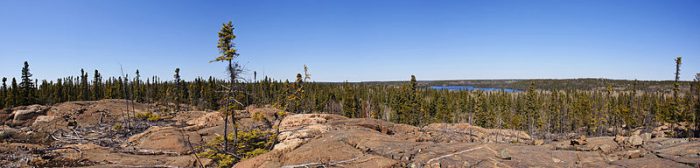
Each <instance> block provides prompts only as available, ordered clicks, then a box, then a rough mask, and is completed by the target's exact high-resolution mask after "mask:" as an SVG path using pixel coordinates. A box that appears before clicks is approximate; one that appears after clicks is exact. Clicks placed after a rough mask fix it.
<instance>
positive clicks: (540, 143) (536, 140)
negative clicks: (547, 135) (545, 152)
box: [532, 139, 544, 146]
mask: <svg viewBox="0 0 700 168" xmlns="http://www.w3.org/2000/svg"><path fill="white" fill-rule="evenodd" d="M532 144H533V145H537V146H539V145H543V144H544V140H542V139H535V140H534V141H532Z"/></svg>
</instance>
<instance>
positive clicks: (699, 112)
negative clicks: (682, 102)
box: [693, 73, 700, 138]
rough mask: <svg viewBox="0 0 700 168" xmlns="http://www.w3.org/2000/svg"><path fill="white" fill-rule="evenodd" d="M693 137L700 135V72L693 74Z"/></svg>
mask: <svg viewBox="0 0 700 168" xmlns="http://www.w3.org/2000/svg"><path fill="white" fill-rule="evenodd" d="M693 83H694V85H695V87H694V88H695V89H694V95H695V121H694V122H695V137H696V138H697V137H700V73H697V74H695V80H694V82H693Z"/></svg>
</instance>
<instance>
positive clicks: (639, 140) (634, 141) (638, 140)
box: [626, 135, 644, 147]
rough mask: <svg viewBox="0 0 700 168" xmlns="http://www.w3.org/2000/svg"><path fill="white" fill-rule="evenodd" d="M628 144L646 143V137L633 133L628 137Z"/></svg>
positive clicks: (634, 145)
mask: <svg viewBox="0 0 700 168" xmlns="http://www.w3.org/2000/svg"><path fill="white" fill-rule="evenodd" d="M626 144H627V145H628V147H639V146H642V145H643V144H644V139H642V137H641V136H639V135H632V136H630V137H629V138H627V141H626Z"/></svg>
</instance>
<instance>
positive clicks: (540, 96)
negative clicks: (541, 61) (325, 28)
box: [0, 57, 700, 137]
mask: <svg viewBox="0 0 700 168" xmlns="http://www.w3.org/2000/svg"><path fill="white" fill-rule="evenodd" d="M675 61H676V65H677V66H676V76H675V77H676V78H675V79H676V80H675V81H670V82H669V81H625V80H606V79H570V80H522V81H516V82H509V83H510V84H509V85H503V84H501V85H499V84H497V83H498V82H491V83H492V85H486V84H484V81H481V84H480V85H476V86H490V87H504V86H508V87H512V88H518V89H522V91H521V92H505V91H478V90H477V91H449V90H434V89H430V87H428V86H431V85H440V84H442V85H449V84H453V83H454V81H422V82H419V81H417V80H416V77H415V76H411V78H410V81H403V82H342V83H329V82H312V81H311V80H310V74H309V72H308V71H306V72H304V73H303V74H304V75H302V73H299V74H297V76H296V80H295V81H288V80H285V81H281V80H275V79H270V78H268V77H263V78H262V79H256V78H257V77H253V79H252V80H248V81H244V80H234V81H235V82H233V83H231V82H228V81H227V80H224V79H217V78H214V77H209V78H196V79H194V80H192V81H185V80H182V79H181V78H180V74H179V73H180V69H179V68H178V69H175V70H174V73H173V74H174V75H173V77H172V78H168V79H162V78H160V77H156V76H153V77H141V76H140V72H139V71H138V70H136V72H135V76H133V77H131V78H130V77H128V76H120V77H108V78H106V77H103V76H102V75H101V74H100V72H99V71H98V70H94V72H93V73H92V74H88V72H86V71H84V70H81V71H80V74H79V75H77V76H69V77H65V78H61V79H57V80H56V81H47V80H42V81H38V80H37V79H32V74H31V72H30V68H29V63H28V62H25V63H24V65H23V67H22V69H21V78H20V79H19V80H17V79H15V78H12V79H7V78H5V77H3V78H2V88H1V90H0V100H3V101H0V108H4V109H5V110H6V111H7V110H10V109H11V108H12V107H16V106H23V105H31V104H46V105H51V104H57V103H61V102H67V101H90V100H100V99H128V100H132V101H135V102H140V103H155V104H166V105H167V104H171V105H172V104H174V105H175V106H174V108H169V109H168V110H171V111H180V110H183V109H180V106H181V104H185V105H186V106H184V105H183V107H187V108H191V109H187V110H192V109H197V110H221V109H224V108H223V107H224V106H225V102H226V100H229V99H227V98H226V97H227V95H228V94H227V90H228V89H235V90H236V92H234V93H235V94H234V95H235V100H240V101H239V103H237V104H233V105H232V106H231V108H233V109H243V108H244V107H246V106H249V105H274V106H276V107H281V108H283V109H286V110H287V111H289V112H293V113H332V114H341V115H344V116H347V117H353V118H375V119H382V120H387V121H392V122H396V123H403V124H410V125H415V126H425V125H427V124H430V123H437V122H444V123H460V122H461V123H470V124H474V125H478V126H482V127H486V128H504V129H517V130H525V131H528V132H529V133H531V134H532V135H534V136H547V135H551V134H562V133H570V132H576V133H584V134H587V135H594V136H595V135H597V136H602V135H614V134H616V133H617V131H618V129H629V128H639V127H643V128H646V129H649V128H652V127H654V126H657V125H659V124H661V123H681V122H683V123H687V124H689V125H695V126H696V127H697V126H698V125H699V124H698V123H700V122H697V121H698V117H700V115H698V114H699V113H700V81H699V79H700V78H696V80H694V81H693V82H688V81H679V74H680V65H681V58H680V57H678V58H677V59H676V60H675ZM234 65H235V64H234ZM305 70H308V69H307V68H306V67H305ZM699 77H700V76H699ZM493 83H496V84H493ZM501 83H503V82H501ZM523 83H527V84H523ZM562 83H577V84H576V85H573V84H562ZM522 85H526V86H522ZM229 86H231V88H228V87H229ZM564 86H566V87H564ZM596 88H598V89H596ZM224 110H225V109H224ZM690 130H691V129H689V128H688V129H686V130H685V131H683V130H681V131H678V132H676V134H677V135H675V136H678V137H686V136H697V133H693V132H691V131H690ZM695 130H697V129H695Z"/></svg>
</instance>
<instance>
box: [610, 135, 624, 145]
mask: <svg viewBox="0 0 700 168" xmlns="http://www.w3.org/2000/svg"><path fill="white" fill-rule="evenodd" d="M613 141H615V142H617V143H618V144H622V143H624V142H625V137H624V136H622V135H615V139H613Z"/></svg>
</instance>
